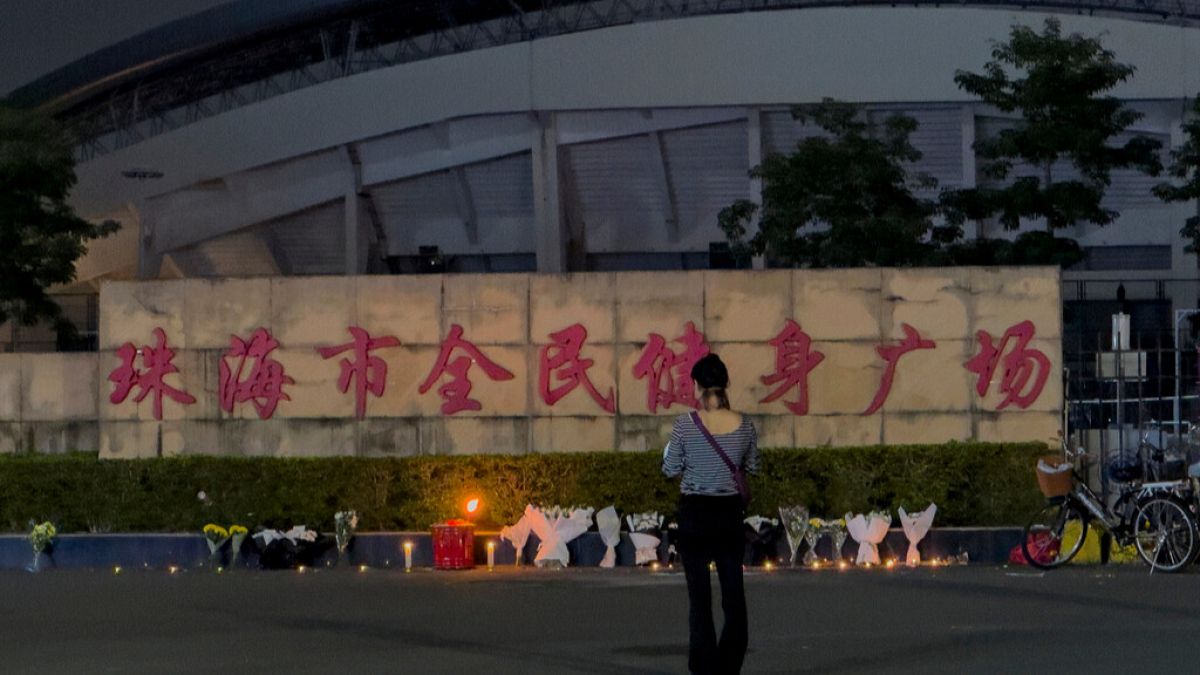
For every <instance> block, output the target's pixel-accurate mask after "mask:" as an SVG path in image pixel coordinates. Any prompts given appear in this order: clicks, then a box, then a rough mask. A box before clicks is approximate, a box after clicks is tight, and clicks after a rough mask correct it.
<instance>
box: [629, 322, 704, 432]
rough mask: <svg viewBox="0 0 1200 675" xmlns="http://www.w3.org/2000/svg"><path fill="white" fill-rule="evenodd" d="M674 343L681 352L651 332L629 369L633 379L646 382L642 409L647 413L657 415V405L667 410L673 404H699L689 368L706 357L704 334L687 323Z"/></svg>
mask: <svg viewBox="0 0 1200 675" xmlns="http://www.w3.org/2000/svg"><path fill="white" fill-rule="evenodd" d="M674 342H678V343H679V344H681V345H683V349H682V350H681V351H678V352H676V351H673V350H672V349H671V348H670V347H668V346H667V341H666V339H664V338H663V336H661V335H659V334H658V333H651V334H650V339H649V341H648V342H647V343H646V348H645V349H644V350H642V356H641V358H639V359H638V362H637V363H636V364H635V365H634V366H633V376H634V377H636V378H637V379H639V380H641V379H646V380H647V383H646V407H648V408H649V409H650V412H658V408H659V406H662V407H664V408H669V407H671V406H672V405H673V404H675V403H682V404H683V405H687V406H691V407H693V408H698V407H699V405H700V404H699V402H698V401H696V385H695V384H694V383H693V382H692V366H693V365H695V363H696V362H697V361H699V360H700V359H701V358H703V357H704V356H705V355H706V354H708V351H709V350H708V344H707V343H706V342H705V341H704V334H703V333H700V332H699V331H697V330H696V326H695V325H694V324H693V323H692V322H691V321H689V322H687V326H686V327H685V328H684V331H683V335H681V336H679V337H678V338H675V340H674Z"/></svg>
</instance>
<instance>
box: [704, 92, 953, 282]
mask: <svg viewBox="0 0 1200 675" xmlns="http://www.w3.org/2000/svg"><path fill="white" fill-rule="evenodd" d="M793 116H795V117H796V118H797V119H800V120H802V121H808V120H809V119H811V120H812V121H813V122H814V123H815V124H816V125H817V126H819V127H820V128H821V129H823V130H824V131H825V132H826V134H825V135H824V136H820V137H813V138H806V139H804V140H803V141H801V142H800V143H799V144H798V145H797V147H796V150H795V151H794V152H792V153H790V154H786V155H785V154H778V153H776V154H771V155H769V156H767V157H766V158H765V159H764V160H763V163H762V164H761V165H759V166H756V167H754V168H753V169H751V171H750V175H751V176H754V177H757V178H761V179H762V181H763V190H762V205H761V206H759V205H758V204H755V203H754V202H751V201H750V200H746V199H742V200H738V201H736V202H734V203H733V204H732V205H730V206H728V207H726V208H724V209H722V210H721V213H720V215H719V216H718V223H719V225H720V226H721V229H722V230H723V231H724V232H725V235H726V236H727V237H728V238H729V240H730V243H731V245H732V247H733V249H734V252H735V255H746V254H753V255H766V256H768V257H770V258H771V259H772V260H773V261H774V262H777V263H779V264H787V265H795V266H799V265H804V266H810V267H857V266H863V265H880V266H885V265H886V266H902V265H916V264H923V263H926V262H928V260H929V258H930V256H931V255H933V254H935V253H936V251H937V249H938V244H939V241H941V240H948V239H949V240H952V239H954V238H956V237H957V235H958V232H960V230H958V229H957V227H952V228H935V227H934V222H933V216H934V214H935V212H936V210H937V204H936V203H935V202H934V201H932V200H929V199H923V198H920V197H918V196H917V195H915V194H914V192H913V186H912V185H911V184H910V178H909V175H908V172H907V168H906V165H907V164H908V163H911V162H914V161H916V160H918V159H920V158H921V153H920V152H919V151H918V150H917V149H916V148H914V147H913V145H912V144H911V143H910V142H909V136H910V135H911V134H912V132H913V131H914V130H915V129H916V128H917V122H916V120H914V119H913V118H911V117H908V116H905V115H899V114H895V115H891V116H889V117H888V118H887V119H886V120H884V122H883V124H882V128H881V129H875V128H874V127H873V126H872V125H871V124H869V123H868V122H866V121H864V120H863V119H862V116H861V114H860V110H859V109H858V108H857V107H856V106H853V105H850V104H846V103H839V102H836V101H833V100H830V99H826V100H825V101H824V102H823V103H821V104H818V105H816V106H811V107H797V108H795V109H794V110H793ZM876 131H878V134H876V133H873V132H876ZM915 178H916V182H918V183H919V184H921V185H923V186H927V187H933V186H934V185H935V183H934V181H933V180H932V179H931V178H927V177H924V176H917V177H915ZM756 215H757V216H759V225H758V231H757V232H755V233H754V234H753V235H752V236H750V237H749V238H747V234H748V229H749V225H750V223H751V222H753V219H754V218H755V216H756ZM930 235H933V240H932V241H931V240H930Z"/></svg>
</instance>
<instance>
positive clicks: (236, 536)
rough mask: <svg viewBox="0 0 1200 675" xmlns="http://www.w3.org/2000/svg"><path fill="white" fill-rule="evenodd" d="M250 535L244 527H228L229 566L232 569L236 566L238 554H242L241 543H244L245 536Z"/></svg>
mask: <svg viewBox="0 0 1200 675" xmlns="http://www.w3.org/2000/svg"><path fill="white" fill-rule="evenodd" d="M248 534H250V530H248V529H246V526H244V525H230V526H229V566H230V567H231V568H232V567H233V566H234V565H236V564H237V559H238V554H239V553H241V552H242V542H244V541H246V535H248Z"/></svg>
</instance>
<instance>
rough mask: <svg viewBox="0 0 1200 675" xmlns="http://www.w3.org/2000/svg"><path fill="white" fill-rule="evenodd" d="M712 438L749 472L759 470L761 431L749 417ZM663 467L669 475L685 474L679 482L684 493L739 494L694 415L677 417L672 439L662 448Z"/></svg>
mask: <svg viewBox="0 0 1200 675" xmlns="http://www.w3.org/2000/svg"><path fill="white" fill-rule="evenodd" d="M713 438H714V439H716V441H717V444H718V445H720V446H721V449H722V450H724V451H725V454H726V455H729V461H731V462H733V463H734V464H736V465H739V466H741V467H742V470H744V471H745V472H746V473H758V432H756V431H755V430H754V425H753V424H751V423H750V419H749V418H748V417H746V416H745V415H743V416H742V423H741V425H740V426H738V428H737V429H734V430H733V431H731V432H729V433H727V434H713ZM662 471H663V473H665V474H666V475H667V476H668V477H670V478H674V477H675V476H678V475H679V474H683V480H682V481H680V483H679V491H680V492H682V493H683V494H689V495H735V494H737V486H736V485H734V483H733V476H732V474H730V473H729V466H728V465H727V464H725V460H723V459H721V456H720V455H718V454H717V451H716V450H714V449H713V447H712V445H710V444H709V442H708V440H707V439H705V438H704V434H702V433H701V432H700V429H699V428H697V427H696V424H695V423H694V422H692V418H691V415H680V416H679V417H677V418H675V428H674V429H672V430H671V442H670V443H668V444H667V448H666V450H665V451H664V452H663V464H662Z"/></svg>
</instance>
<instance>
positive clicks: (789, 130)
mask: <svg viewBox="0 0 1200 675" xmlns="http://www.w3.org/2000/svg"><path fill="white" fill-rule="evenodd" d="M762 133H763V146H764V148H763V150H764V152H765V153H767V154H770V153H774V152H778V153H781V154H785V155H786V154H788V153H791V152H795V150H796V146H797V145H799V144H800V141H803V140H804V139H806V138H814V137H818V136H823V135H826V134H825V132H824V130H822V129H821V128H820V127H818V126H817V125H815V124H812V123H811V122H810V123H808V124H804V123H802V122H801V121H800V120H798V119H796V118H794V117H793V116H792V112H791V111H790V110H768V111H766V112H764V113H763V116H762Z"/></svg>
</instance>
